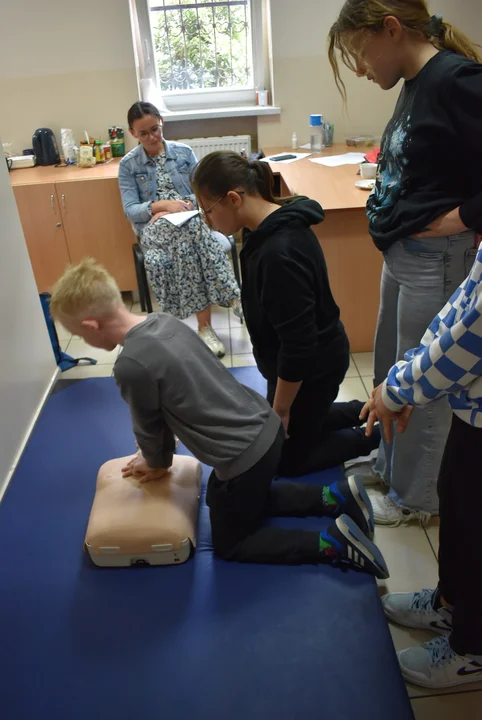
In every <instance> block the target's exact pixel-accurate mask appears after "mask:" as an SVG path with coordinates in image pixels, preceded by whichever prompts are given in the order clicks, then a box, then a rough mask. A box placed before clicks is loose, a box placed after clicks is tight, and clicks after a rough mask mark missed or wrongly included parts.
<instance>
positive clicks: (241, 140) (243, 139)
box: [178, 135, 251, 160]
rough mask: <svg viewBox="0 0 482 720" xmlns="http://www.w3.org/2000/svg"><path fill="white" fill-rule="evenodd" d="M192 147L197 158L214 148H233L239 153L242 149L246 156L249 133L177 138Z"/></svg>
mask: <svg viewBox="0 0 482 720" xmlns="http://www.w3.org/2000/svg"><path fill="white" fill-rule="evenodd" d="M178 142H182V143H185V144H186V145H189V147H192V149H193V150H194V153H195V155H196V157H197V159H198V160H201V158H203V157H204V156H205V155H209V153H212V152H214V151H215V150H234V151H235V152H237V153H240V152H241V150H244V151H245V153H246V154H247V156H248V157H249V156H250V154H251V136H250V135H225V136H224V137H209V138H191V139H190V140H178Z"/></svg>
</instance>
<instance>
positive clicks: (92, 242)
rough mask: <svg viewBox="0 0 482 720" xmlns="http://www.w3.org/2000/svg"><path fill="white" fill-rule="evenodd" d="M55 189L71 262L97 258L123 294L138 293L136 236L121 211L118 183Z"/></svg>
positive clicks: (70, 184) (58, 185)
mask: <svg viewBox="0 0 482 720" xmlns="http://www.w3.org/2000/svg"><path fill="white" fill-rule="evenodd" d="M56 189H57V199H58V202H59V205H60V208H61V212H62V219H63V223H64V226H65V235H66V238H67V245H68V248H69V254H70V257H71V260H72V262H73V263H77V262H80V261H81V260H82V259H83V258H85V257H94V258H96V260H98V261H99V262H100V263H102V265H104V267H105V268H106V269H107V270H108V271H109V272H110V273H111V275H113V276H114V278H115V279H116V280H117V283H118V285H119V288H120V289H121V290H135V289H136V288H137V283H136V275H135V269H134V260H133V257H132V245H133V243H134V242H135V236H134V233H133V231H132V228H131V225H130V223H129V222H128V220H127V219H126V217H125V215H124V211H123V209H122V203H121V198H120V193H119V188H118V185H117V180H115V179H109V180H79V181H77V182H61V183H56Z"/></svg>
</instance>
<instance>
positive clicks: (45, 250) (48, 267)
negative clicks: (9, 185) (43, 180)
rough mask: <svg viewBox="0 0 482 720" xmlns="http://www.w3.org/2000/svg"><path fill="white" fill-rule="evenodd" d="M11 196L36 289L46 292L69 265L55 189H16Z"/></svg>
mask: <svg viewBox="0 0 482 720" xmlns="http://www.w3.org/2000/svg"><path fill="white" fill-rule="evenodd" d="M14 193H15V200H16V201H17V207H18V212H19V214H20V221H21V223H22V228H23V233H24V235H25V241H26V243H27V249H28V252H29V255H30V262H31V263H32V267H33V270H34V274H35V280H36V281H37V287H38V290H39V292H45V291H47V290H50V288H51V287H52V285H53V284H54V283H55V281H56V280H58V278H59V277H60V275H62V273H63V271H64V268H65V266H66V265H68V264H69V262H70V257H69V251H68V248H67V242H66V239H65V232H64V227H63V223H62V216H61V214H60V208H59V204H58V202H57V195H56V192H55V185H54V183H47V184H41V185H19V186H18V187H14ZM13 271H15V270H13Z"/></svg>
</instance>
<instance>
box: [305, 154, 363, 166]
mask: <svg viewBox="0 0 482 720" xmlns="http://www.w3.org/2000/svg"><path fill="white" fill-rule="evenodd" d="M364 158H365V153H359V152H349V153H344V155H332V156H331V157H320V158H310V162H313V163H318V165H326V167H340V165H359V164H360V163H362V162H363V160H364Z"/></svg>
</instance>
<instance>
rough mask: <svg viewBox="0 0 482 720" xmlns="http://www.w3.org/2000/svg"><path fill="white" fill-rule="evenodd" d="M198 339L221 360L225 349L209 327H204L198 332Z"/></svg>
mask: <svg viewBox="0 0 482 720" xmlns="http://www.w3.org/2000/svg"><path fill="white" fill-rule="evenodd" d="M198 335H199V337H200V338H201V340H203V341H204V342H205V343H206V345H207V346H208V348H209V349H210V350H212V351H213V353H214V354H215V355H217V356H218V357H219V358H222V357H224V356H225V355H226V348H225V347H224V345H223V343H222V342H221V340H220V339H219V338H218V336H217V335H216V333H215V332H214V330H213V329H212V327H211V325H205V326H204V327H203V328H201V330H199V332H198Z"/></svg>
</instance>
